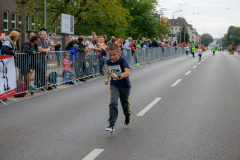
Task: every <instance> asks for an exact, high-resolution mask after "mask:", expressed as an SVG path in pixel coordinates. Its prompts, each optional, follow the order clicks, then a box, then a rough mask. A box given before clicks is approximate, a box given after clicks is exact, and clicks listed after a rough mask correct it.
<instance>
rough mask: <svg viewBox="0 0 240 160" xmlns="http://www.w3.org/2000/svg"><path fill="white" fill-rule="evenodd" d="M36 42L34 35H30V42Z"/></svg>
mask: <svg viewBox="0 0 240 160" xmlns="http://www.w3.org/2000/svg"><path fill="white" fill-rule="evenodd" d="M36 40H38V36H37V35H36V34H34V35H32V36H31V38H30V42H34V41H36Z"/></svg>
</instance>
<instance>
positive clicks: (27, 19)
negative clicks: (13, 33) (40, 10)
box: [26, 16, 29, 30]
mask: <svg viewBox="0 0 240 160" xmlns="http://www.w3.org/2000/svg"><path fill="white" fill-rule="evenodd" d="M26 30H29V17H28V16H26Z"/></svg>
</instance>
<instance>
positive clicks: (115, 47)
mask: <svg viewBox="0 0 240 160" xmlns="http://www.w3.org/2000/svg"><path fill="white" fill-rule="evenodd" d="M108 50H109V51H117V52H119V46H118V45H117V44H114V43H113V44H111V45H110V46H109V48H108Z"/></svg>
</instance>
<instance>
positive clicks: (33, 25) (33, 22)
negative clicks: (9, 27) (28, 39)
mask: <svg viewBox="0 0 240 160" xmlns="http://www.w3.org/2000/svg"><path fill="white" fill-rule="evenodd" d="M34 28H35V20H34V17H32V29H34Z"/></svg>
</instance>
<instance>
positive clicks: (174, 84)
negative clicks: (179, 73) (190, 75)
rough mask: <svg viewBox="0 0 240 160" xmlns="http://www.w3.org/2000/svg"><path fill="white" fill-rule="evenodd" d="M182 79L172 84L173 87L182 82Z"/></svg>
mask: <svg viewBox="0 0 240 160" xmlns="http://www.w3.org/2000/svg"><path fill="white" fill-rule="evenodd" d="M181 80H182V79H179V80H177V81H176V82H175V83H173V84H172V85H171V87H175V86H176V85H177V84H178V83H179V82H181Z"/></svg>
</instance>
